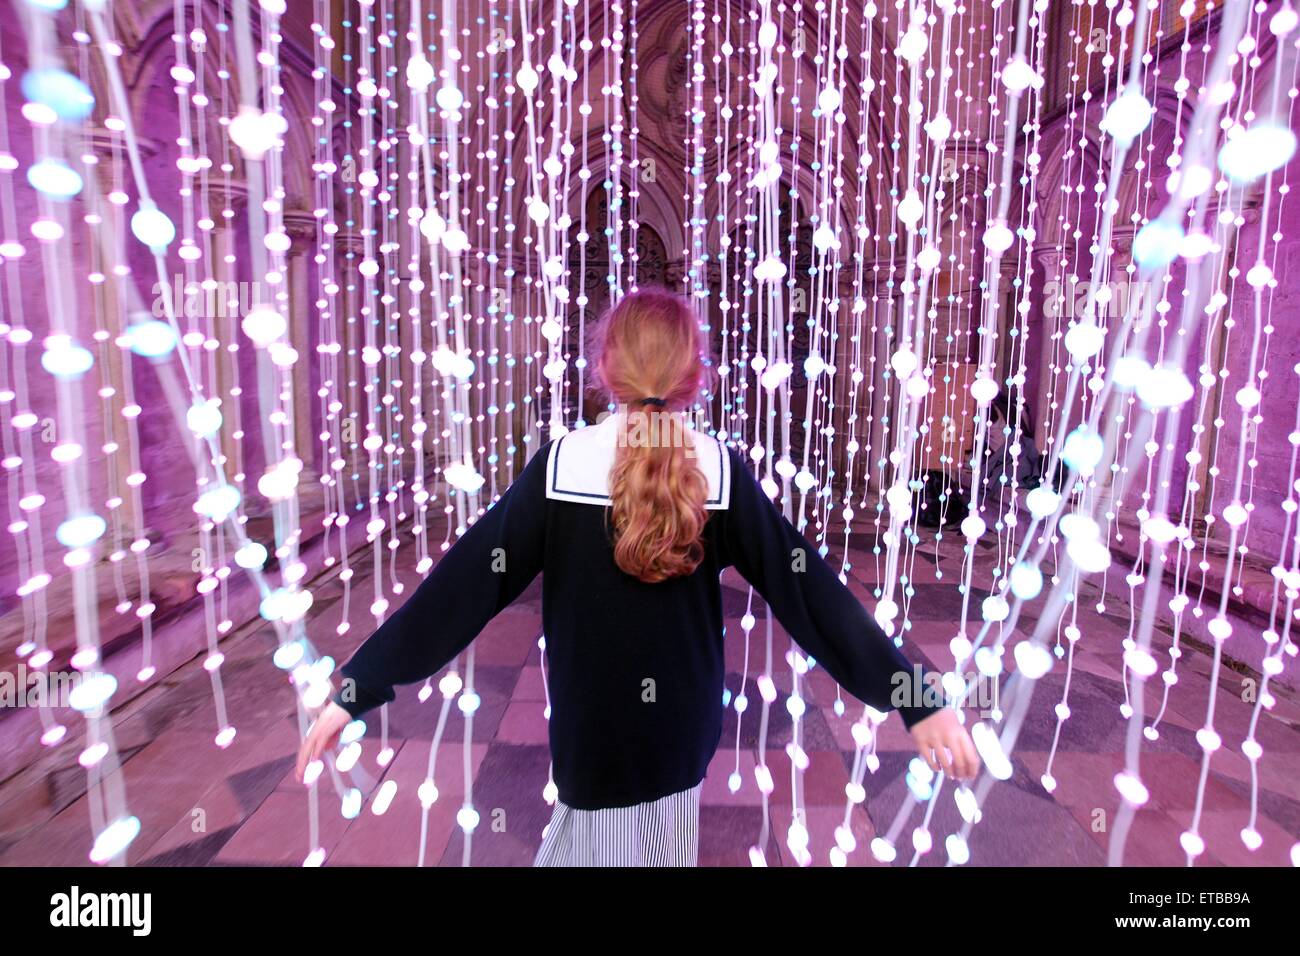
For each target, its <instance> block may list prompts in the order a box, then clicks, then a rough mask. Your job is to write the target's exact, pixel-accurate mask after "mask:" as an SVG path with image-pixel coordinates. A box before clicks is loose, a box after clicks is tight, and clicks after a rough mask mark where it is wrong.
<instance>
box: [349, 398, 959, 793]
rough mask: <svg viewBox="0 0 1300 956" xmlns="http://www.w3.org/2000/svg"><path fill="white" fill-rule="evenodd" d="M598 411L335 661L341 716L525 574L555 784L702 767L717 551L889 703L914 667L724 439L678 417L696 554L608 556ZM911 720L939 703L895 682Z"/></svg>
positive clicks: (414, 673) (710, 698)
mask: <svg viewBox="0 0 1300 956" xmlns="http://www.w3.org/2000/svg"><path fill="white" fill-rule="evenodd" d="M615 427H616V421H615V419H614V418H613V417H611V418H609V419H607V420H606V422H604V423H602V424H600V425H597V426H592V427H588V428H585V429H580V430H578V431H575V432H571V433H570V434H568V435H565V436H563V437H562V438H560V439H557V440H555V441H552V442H548V443H547V444H546V445H545V446H543V447H542V448H541V449H539V450H538V452H537V454H536V455H534V456H533V458H532V459H531V461H530V462H529V463H528V465H527V466H526V467H525V468H524V470H523V472H522V473H521V474H520V475H519V477H518V479H517V480H516V481H515V482H514V484H512V485H511V486H510V487H509V488H508V489H507V490H506V492H505V493H504V494H503V495H502V496H501V497H500V498H499V499H498V500H497V502H496V503H495V504H493V505H492V507H490V508H489V509H488V510H487V511H486V512H485V513H484V515H483V516H482V517H481V518H479V519H478V521H476V522H475V523H474V524H473V525H472V526H471V527H470V528H469V530H468V531H466V532H465V534H464V535H462V536H461V537H460V538H459V539H458V540H457V541H456V543H455V544H454V545H453V546H452V547H451V548H450V549H449V550H448V551H447V553H446V554H445V555H444V556H443V557H442V559H441V560H440V561H439V562H438V563H437V564H436V565H435V566H434V568H433V570H432V571H430V573H429V575H428V576H427V577H426V578H425V579H424V581H423V582H421V584H420V586H419V587H418V588H417V589H416V590H415V592H414V593H413V594H412V595H411V597H410V598H409V599H408V600H407V601H406V603H405V604H403V605H402V607H401V608H399V609H398V610H397V611H396V612H395V613H393V615H392V616H391V617H389V618H388V620H386V621H385V622H384V623H383V624H382V625H381V626H380V627H379V628H378V629H377V630H376V631H375V632H374V634H373V635H372V636H371V637H370V638H369V639H368V640H367V641H366V642H365V643H364V644H362V645H361V647H360V648H359V649H358V650H357V651H356V653H355V654H354V655H353V656H352V658H351V660H349V661H348V662H347V664H345V665H344V666H343V668H342V670H341V674H342V677H343V681H342V682H341V684H340V687H339V690H338V692H337V693H336V695H335V700H336V702H338V703H339V704H340V705H341V706H343V707H344V708H345V709H346V710H347V711H348V712H349V713H350V714H352V715H353V716H354V717H356V716H359V715H361V714H363V713H365V712H366V711H368V710H370V709H371V708H373V707H376V706H378V705H380V704H383V703H385V702H387V701H390V700H392V699H393V697H394V691H393V685H395V684H409V683H414V682H417V681H422V680H424V679H425V678H427V677H429V676H430V675H432V674H434V673H436V672H437V671H438V670H439V669H441V668H442V667H444V666H445V665H446V664H447V663H448V662H449V661H451V660H452V659H453V658H454V657H455V656H456V655H457V654H459V653H460V652H461V651H463V650H464V649H465V648H466V647H467V646H468V645H469V643H470V642H471V641H472V640H474V638H475V637H476V636H477V635H478V633H479V632H480V631H481V630H482V629H483V627H484V626H485V625H486V624H487V623H488V622H489V621H490V620H491V619H492V618H493V617H494V616H495V615H496V614H497V613H498V612H499V611H501V610H502V609H504V608H505V607H506V606H507V605H509V604H510V603H511V602H512V601H514V600H515V598H517V597H518V596H519V595H520V593H521V592H522V591H523V590H524V589H525V588H526V587H527V586H528V585H529V584H530V583H531V582H532V581H533V580H534V578H536V576H537V574H538V573H539V572H545V573H544V574H543V576H542V626H543V633H544V634H545V636H546V650H547V655H548V665H549V666H548V670H547V673H548V678H549V689H550V700H551V718H550V744H551V757H552V761H553V767H554V770H553V772H554V778H555V783H556V787H557V789H558V791H559V799H560V800H561V801H563V802H564V803H566V804H568V805H569V806H571V807H574V808H576V809H583V810H592V809H600V808H604V807H621V806H630V805H632V804H636V803H642V802H645V801H650V800H655V799H658V798H659V797H662V796H665V795H667V794H670V793H676V792H678V791H681V790H686V789H689V788H690V787H693V786H695V784H697V783H699V782H700V780H702V779H703V778H704V774H705V770H706V769H707V767H708V764H709V761H710V759H711V758H712V756H713V754H714V751H715V750H716V749H717V745H718V740H719V737H720V736H721V732H722V717H723V673H724V664H723V643H722V642H723V618H722V592H721V586H720V584H719V580H718V578H719V575H720V574H721V572H722V571H723V570H724V569H725V568H727V567H728V566H734V567H735V568H736V569H737V570H738V571H739V572H740V573H741V574H742V575H743V576H744V577H745V579H746V580H748V581H749V582H750V583H751V584H752V585H753V586H754V588H755V589H756V590H757V591H758V592H759V593H760V594H761V595H762V596H763V598H764V600H766V602H767V603H768V605H769V607H770V608H771V610H772V612H773V613H774V614H775V616H776V618H777V620H778V621H779V622H780V623H781V625H782V626H783V627H784V628H785V629H786V631H788V632H789V634H790V636H791V637H792V638H793V639H794V640H795V642H796V643H798V644H799V646H800V647H802V648H803V650H804V651H806V652H807V653H808V654H809V655H810V656H811V657H813V658H814V659H815V660H816V662H817V664H818V665H820V666H822V667H824V668H825V669H826V671H827V672H828V673H829V674H830V675H831V676H832V677H833V678H834V679H835V680H836V681H838V682H839V684H840V685H841V686H843V687H844V688H845V689H846V690H847V691H848V692H849V693H851V694H853V695H854V696H855V697H857V698H858V699H859V700H862V701H863V702H865V703H867V704H870V705H871V706H872V707H875V708H876V709H878V710H882V711H884V710H890V709H895V708H894V703H895V701H898V700H899V698H897V697H896V696H895V693H896V688H897V687H899V686H904V687H912V686H913V684H914V678H915V673H916V671H915V670H914V668H913V667H912V665H911V664H910V663H909V662H908V660H907V659H906V658H905V657H904V656H903V655H902V653H901V652H900V651H899V650H898V648H897V647H895V646H894V643H893V642H892V641H891V640H890V639H889V638H887V637H886V636H885V635H884V633H883V632H882V631H881V630H880V628H879V626H878V625H877V624H876V622H875V621H874V620H873V618H872V617H871V616H870V615H869V614H868V613H867V612H866V611H865V610H864V609H863V607H862V605H861V604H860V603H859V602H858V600H857V599H856V598H855V597H854V596H853V595H852V593H850V591H849V590H848V588H846V587H845V586H844V585H843V584H842V583H841V582H840V580H839V577H838V575H837V574H836V572H835V571H834V570H832V569H831V567H830V566H829V565H828V564H827V563H826V562H825V561H824V560H823V559H822V558H821V556H820V555H819V554H818V553H817V549H816V547H815V546H813V545H812V544H811V543H810V542H809V541H808V540H807V539H806V538H805V537H804V536H803V535H801V534H800V533H799V532H798V531H797V530H795V528H794V527H793V526H792V525H791V524H790V522H789V521H787V520H786V519H785V517H784V516H783V515H782V514H781V512H780V511H779V510H778V509H777V507H776V506H775V505H774V504H773V502H772V501H771V500H770V499H769V498H768V497H767V495H766V494H765V493H764V491H763V490H762V487H761V485H760V484H759V483H758V481H757V480H756V479H755V478H754V476H753V474H752V473H751V472H750V470H749V468H748V467H747V465H746V463H745V460H744V459H743V458H742V457H741V456H740V455H739V454H738V453H737V452H736V451H735V450H734V449H731V448H728V447H726V446H723V445H721V444H720V443H718V442H717V441H715V440H714V439H712V438H709V437H707V436H704V435H702V434H699V433H695V432H693V433H692V435H693V437H694V442H695V455H696V456H697V460H698V462H699V467H700V468H701V470H702V471H704V473H705V474H706V476H707V477H708V479H709V498H708V501H707V503H706V507H707V508H708V509H709V520H708V522H707V524H706V525H705V530H704V545H705V549H704V560H703V562H702V563H701V564H700V566H699V567H698V568H697V569H696V570H695V571H694V573H692V574H690V575H688V576H685V577H680V578H675V579H671V580H668V581H664V582H661V583H658V584H646V583H644V582H642V581H639V580H637V579H636V578H633V577H631V576H630V575H628V574H625V573H624V572H623V571H622V570H621V569H619V567H618V566H617V565H616V564H615V562H614V556H613V548H612V546H611V541H610V534H609V529H608V526H607V523H608V522H607V517H608V512H609V508H608V505H609V498H608V497H607V476H608V468H609V466H610V464H611V463H612V461H613V455H614V453H615V452H614V447H613V441H612V440H611V436H612V435H613V434H614V431H613V429H614V428H615ZM907 703H909V704H912V703H915V704H916V706H899V707H897V709H898V710H899V711H900V714H901V716H902V718H903V720H904V722H905V723H906V725H907V726H909V727H911V726H912V725H913V724H915V723H916V722H917V721H918V720H921V719H922V718H924V717H926V716H928V715H929V714H930V713H932V712H933V711H934V710H935V709H936V708H937V707H938V706H939V704H938V703H937V702H936V701H932V700H928V699H927V700H925V701H924V702H922V701H918V700H915V699H913V698H909V699H908V700H907Z"/></svg>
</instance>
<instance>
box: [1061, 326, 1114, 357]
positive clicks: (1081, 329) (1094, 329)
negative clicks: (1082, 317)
mask: <svg viewBox="0 0 1300 956" xmlns="http://www.w3.org/2000/svg"><path fill="white" fill-rule="evenodd" d="M1105 344H1106V330H1105V329H1103V328H1101V327H1100V326H1098V325H1096V324H1094V323H1092V322H1078V323H1075V324H1074V325H1072V326H1070V330H1069V331H1068V332H1066V333H1065V348H1066V351H1068V352H1069V353H1070V354H1071V355H1073V356H1074V357H1075V358H1077V359H1089V358H1092V357H1093V356H1094V355H1096V354H1097V353H1098V352H1100V351H1101V348H1102V346H1103V345H1105Z"/></svg>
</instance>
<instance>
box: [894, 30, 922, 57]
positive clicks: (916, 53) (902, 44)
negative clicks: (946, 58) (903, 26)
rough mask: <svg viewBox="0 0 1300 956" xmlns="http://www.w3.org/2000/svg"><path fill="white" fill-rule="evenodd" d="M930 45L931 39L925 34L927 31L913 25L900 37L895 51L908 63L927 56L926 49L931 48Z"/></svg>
mask: <svg viewBox="0 0 1300 956" xmlns="http://www.w3.org/2000/svg"><path fill="white" fill-rule="evenodd" d="M929 45H930V40H929V38H928V37H927V36H926V35H925V31H924V30H922V29H920V28H919V27H917V26H911V27H908V29H907V32H905V33H904V34H903V35H902V36H901V37H900V38H899V40H898V47H897V48H896V49H895V51H894V52H895V53H897V54H898V55H899V56H900V57H901V58H902V59H904V60H906V61H907V62H908V63H917V62H918V61H919V60H920V59H921V57H923V56H925V51H926V50H927V49H928V48H929Z"/></svg>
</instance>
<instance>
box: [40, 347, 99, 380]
mask: <svg viewBox="0 0 1300 956" xmlns="http://www.w3.org/2000/svg"><path fill="white" fill-rule="evenodd" d="M94 364H95V356H94V355H93V354H92V353H91V352H90V350H89V349H85V348H83V347H82V346H80V345H74V344H72V343H71V342H68V341H67V340H66V339H60V340H59V341H58V343H57V344H55V345H54V346H53V347H51V348H48V349H46V350H45V351H44V352H42V353H41V368H43V369H45V371H47V372H49V373H50V374H51V375H53V376H54V377H55V378H62V379H76V378H80V377H81V376H83V375H85V374H86V373H87V372H89V371H90V369H91V367H92V366H94Z"/></svg>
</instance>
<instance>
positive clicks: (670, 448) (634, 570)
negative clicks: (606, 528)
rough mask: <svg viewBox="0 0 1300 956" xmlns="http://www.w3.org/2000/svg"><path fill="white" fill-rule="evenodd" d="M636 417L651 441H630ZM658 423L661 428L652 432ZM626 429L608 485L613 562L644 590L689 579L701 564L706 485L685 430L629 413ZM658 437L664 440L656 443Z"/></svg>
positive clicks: (665, 417)
mask: <svg viewBox="0 0 1300 956" xmlns="http://www.w3.org/2000/svg"><path fill="white" fill-rule="evenodd" d="M638 417H641V418H646V419H649V421H650V422H651V425H650V427H649V429H648V430H649V432H650V433H651V435H652V436H654V440H651V441H648V442H641V441H636V440H635V438H634V434H635V432H634V431H633V429H635V428H636V427H637V425H638V423H637V422H636V421H635V419H636V418H638ZM661 422H662V423H663V425H664V426H665V427H656V426H658V425H660V423H661ZM626 427H627V429H628V430H627V431H626V432H624V433H623V434H621V435H620V436H619V438H620V441H619V448H618V451H617V454H616V456H615V459H614V468H613V471H612V472H611V474H610V479H609V480H610V497H611V499H612V500H613V508H612V513H611V524H612V525H613V529H614V561H615V563H617V564H618V566H619V567H620V568H622V569H623V571H624V572H625V573H627V574H630V575H632V577H634V578H637V579H639V580H641V581H645V582H647V583H649V584H656V583H658V582H660V581H664V580H667V579H668V578H675V577H681V576H683V575H687V574H690V573H691V572H693V571H694V570H695V569H696V568H697V567H698V566H699V564H700V562H701V561H702V560H704V545H703V543H702V541H701V535H702V533H703V531H704V523H705V521H707V520H708V513H707V512H706V511H705V510H704V500H705V498H706V497H707V496H708V482H707V481H706V480H705V478H704V474H703V472H701V471H700V469H699V467H698V466H697V465H696V463H695V462H696V459H695V450H694V448H692V447H688V445H687V442H688V441H689V439H688V436H687V434H686V427H685V424H684V422H683V421H682V420H681V418H680V416H678V415H675V414H672V413H665V412H632V413H631V414H630V415H629V417H628V420H627V422H626ZM663 431H666V432H668V435H667V436H664V440H659V438H660V433H661V432H663Z"/></svg>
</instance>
